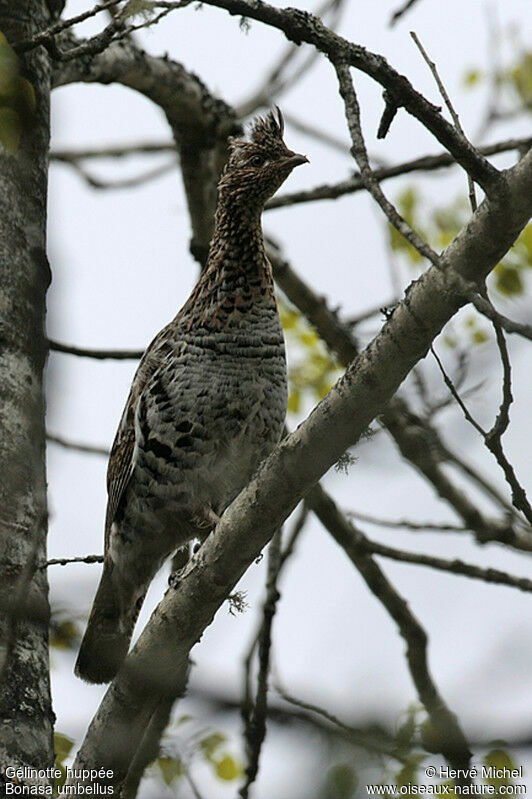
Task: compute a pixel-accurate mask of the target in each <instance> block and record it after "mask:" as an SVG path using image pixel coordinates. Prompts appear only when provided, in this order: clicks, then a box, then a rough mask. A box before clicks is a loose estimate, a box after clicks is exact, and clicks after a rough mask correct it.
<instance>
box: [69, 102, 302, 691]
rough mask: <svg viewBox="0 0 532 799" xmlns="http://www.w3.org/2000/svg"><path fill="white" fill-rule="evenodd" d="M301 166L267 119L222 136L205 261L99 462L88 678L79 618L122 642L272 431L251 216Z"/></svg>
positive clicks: (276, 426) (275, 350) (266, 290)
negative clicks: (104, 494) (99, 545)
mask: <svg viewBox="0 0 532 799" xmlns="http://www.w3.org/2000/svg"><path fill="white" fill-rule="evenodd" d="M298 159H299V160H298ZM304 160H305V159H303V157H302V156H296V155H295V154H294V153H292V152H291V151H289V150H288V149H287V148H286V146H285V144H284V142H283V140H282V123H281V118H279V119H275V118H274V116H273V115H272V114H270V115H268V117H266V118H265V119H259V120H258V121H257V122H256V123H255V126H254V128H253V129H252V132H251V140H250V141H242V140H237V141H234V142H233V143H232V148H231V155H230V159H229V162H228V165H227V167H226V170H225V172H224V175H223V176H222V179H221V181H220V185H219V198H218V207H217V211H216V219H215V232H214V235H213V239H212V242H211V246H210V252H209V258H208V261H207V264H206V268H205V270H204V272H203V273H202V275H201V277H200V279H199V282H198V284H197V285H196V287H195V289H194V290H193V292H192V294H191V296H190V297H189V299H188V301H187V302H186V304H185V306H184V307H183V308H182V310H181V311H180V312H179V313H178V314H177V316H176V317H175V319H173V320H172V321H171V322H170V323H169V324H168V325H167V326H166V327H165V328H164V329H163V330H162V331H161V332H160V333H159V334H158V335H157V336H156V338H155V339H154V341H153V342H152V343H151V344H150V346H149V347H148V349H147V350H146V352H145V354H144V356H143V358H142V360H141V362H140V364H139V367H138V369H137V372H136V374H135V377H134V379H133V383H132V386H131V391H130V394H129V397H128V400H127V403H126V407H125V409H124V413H123V415H122V419H121V422H120V426H119V429H118V431H117V435H116V438H115V441H114V444H113V447H112V451H111V457H110V460H109V468H108V494H109V499H108V508H107V520H106V542H105V555H106V570H105V569H104V575H103V577H102V582H103V581H104V580H107V582H108V583H109V585H108V586H107V589H108V590H106V591H104V592H103V593H101V592H102V585H101V586H100V591H99V595H98V596H101V597H103V598H101V599H100V602H99V600H98V596H97V598H96V601H95V603H94V607H93V612H92V615H91V619H90V621H89V627H88V631H87V634H86V641H84V647H83V646H82V650H81V652H80V658H79V659H78V664H77V671H78V673H79V674H80V675H81V676H83V677H84V678H86V679H90V680H94V681H103V680H104V679H107V678H109V675H108V671H109V669H107V670H106V669H105V668H104V669H103V672H102V673H101V674H100V673H99V671H98V668H96V669H94V668H92V665H91V663H90V649H91V645H90V639H91V635H92V634H91V632H90V629H91V623H92V625H93V632H94V630H96V629H97V626H98V624H99V623H103V622H101V619H106V623H107V624H109V623H110V620H111V623H115V621H116V623H117V624H118V626H119V628H120V632H121V635H122V636H123V637H124V636H125V638H126V639H127V642H128V641H129V637H130V636H131V633H132V628H133V624H134V621H135V618H136V615H137V613H138V609H139V608H140V605H141V604H142V601H143V598H144V595H145V593H146V590H147V588H148V585H149V583H150V581H151V579H152V578H153V576H154V574H155V572H156V571H157V570H158V568H159V567H160V565H161V564H162V562H163V561H164V560H165V559H166V558H167V557H168V556H169V555H170V554H171V553H172V552H173V551H175V550H176V548H178V547H180V546H182V545H183V544H185V543H186V542H187V541H190V540H191V539H193V538H196V537H199V538H204V537H205V535H207V534H208V532H209V530H210V529H211V528H212V526H213V521H212V520H213V519H214V518H215V516H220V515H221V514H222V513H223V511H224V510H225V508H226V507H227V506H228V505H229V504H230V502H231V501H232V500H233V499H234V497H235V496H236V495H237V494H238V493H239V491H240V490H241V489H242V488H243V487H244V486H245V485H246V484H247V483H248V482H249V480H250V478H251V476H252V474H253V473H254V471H255V470H256V469H257V468H258V466H259V464H260V463H261V461H262V460H263V459H264V458H265V457H266V456H267V455H268V454H269V452H270V451H271V450H272V448H273V447H274V446H275V444H276V443H277V442H278V441H279V439H280V436H281V432H282V428H283V423H284V418H285V413H286V402H287V384H286V363H285V351H284V341H283V334H282V329H281V322H280V319H279V314H278V311H277V305H276V301H275V296H274V289H273V278H272V273H271V267H270V265H269V263H268V261H267V259H266V256H265V252H264V242H263V235H262V229H261V223H260V217H261V212H262V209H263V207H264V203H265V201H266V200H267V199H268V198H269V197H270V196H271V195H272V194H273V193H274V192H275V191H276V190H277V188H278V187H279V186H280V185H281V183H282V182H283V181H284V180H285V178H286V177H287V176H288V174H289V173H290V171H291V170H292V168H293V167H294V166H296V165H297V164H298V163H303V162H304ZM106 575H107V576H106ZM111 583H112V585H111ZM110 597H111V600H110ZM98 602H99V604H100V608H98ZM113 602H114V605H115V608H114V610H113V608H112V607H107V610H106V609H105V607H104V604H105V603H107V605H109V603H110V604H111V605H113ZM115 617H117V619H115ZM99 619H100V622H99ZM107 636H108V638H109V641H111V642H112V634H111V633H110V632H109V631H108V632H107ZM123 645H124V642H123V641H122V643H121V649H123ZM92 648H93V649H94V648H95V647H94V646H93V647H92ZM126 649H127V644H126ZM124 654H125V652H122V651H121V654H120V657H123V656H124ZM100 655H101V652H100ZM87 664H88V665H87ZM115 666H116V663H115V664H113V669H114V668H115ZM111 670H112V669H111ZM104 672H105V673H104ZM111 676H112V675H111Z"/></svg>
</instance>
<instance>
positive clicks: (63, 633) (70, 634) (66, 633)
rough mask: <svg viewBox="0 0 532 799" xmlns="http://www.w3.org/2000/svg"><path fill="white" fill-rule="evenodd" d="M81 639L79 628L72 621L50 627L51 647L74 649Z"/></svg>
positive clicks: (67, 620)
mask: <svg viewBox="0 0 532 799" xmlns="http://www.w3.org/2000/svg"><path fill="white" fill-rule="evenodd" d="M79 639H80V631H79V627H78V625H77V624H76V623H75V622H74V621H71V620H70V619H66V620H65V621H62V622H61V623H60V624H55V625H53V626H51V627H50V646H53V647H55V648H56V649H74V648H75V646H76V644H77V643H78V641H79Z"/></svg>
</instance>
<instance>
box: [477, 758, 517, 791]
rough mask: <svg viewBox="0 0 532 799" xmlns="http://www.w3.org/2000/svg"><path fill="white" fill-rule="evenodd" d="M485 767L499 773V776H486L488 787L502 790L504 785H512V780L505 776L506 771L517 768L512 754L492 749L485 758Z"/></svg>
mask: <svg viewBox="0 0 532 799" xmlns="http://www.w3.org/2000/svg"><path fill="white" fill-rule="evenodd" d="M484 765H485V766H487V767H488V768H493V769H496V770H498V771H499V770H500V771H499V774H500V776H499V775H493V776H486V778H485V781H486V783H487V784H488V785H493V786H494V787H496V788H500V787H501V786H502V785H512V784H513V782H512V778H511V777H510V776H509V775H508V776H507V775H506V774H504V771H505V770H510V771H511V770H512V769H515V768H517V766H516V764H515V762H514V761H513V759H512V757H511V756H510V754H509V753H508V752H507V751H506V750H504V749H492V750H491V751H490V752H488V753H487V754H486V755H485V757H484Z"/></svg>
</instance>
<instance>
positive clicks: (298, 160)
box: [284, 153, 309, 169]
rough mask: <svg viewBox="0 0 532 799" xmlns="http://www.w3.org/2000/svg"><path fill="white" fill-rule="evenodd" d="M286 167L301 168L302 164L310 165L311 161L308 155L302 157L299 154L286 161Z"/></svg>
mask: <svg viewBox="0 0 532 799" xmlns="http://www.w3.org/2000/svg"><path fill="white" fill-rule="evenodd" d="M284 163H285V165H286V166H288V167H290V169H293V168H294V167H295V166H300V165H301V164H308V163H309V160H308V158H307V156H306V155H300V154H299V153H294V154H293V155H291V156H290V157H289V158H287V159H286V160H285V162H284Z"/></svg>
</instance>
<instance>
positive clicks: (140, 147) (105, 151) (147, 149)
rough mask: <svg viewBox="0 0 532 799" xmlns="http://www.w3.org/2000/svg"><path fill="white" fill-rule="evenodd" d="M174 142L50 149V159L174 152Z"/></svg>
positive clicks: (60, 159)
mask: <svg viewBox="0 0 532 799" xmlns="http://www.w3.org/2000/svg"><path fill="white" fill-rule="evenodd" d="M176 152H177V151H176V146H175V143H174V142H150V141H148V142H137V143H136V144H113V145H105V146H101V147H83V148H81V149H79V148H78V149H69V150H52V151H51V152H50V160H51V161H60V162H66V163H70V162H72V161H85V160H87V159H94V158H125V157H127V156H130V155H159V153H176Z"/></svg>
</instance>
